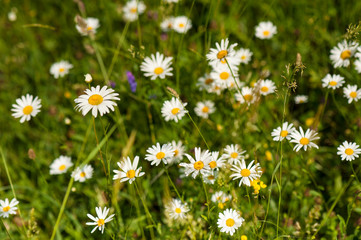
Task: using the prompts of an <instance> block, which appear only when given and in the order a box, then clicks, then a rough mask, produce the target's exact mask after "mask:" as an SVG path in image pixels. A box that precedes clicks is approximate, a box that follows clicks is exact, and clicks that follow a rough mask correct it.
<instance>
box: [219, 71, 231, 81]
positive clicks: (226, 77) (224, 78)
mask: <svg viewBox="0 0 361 240" xmlns="http://www.w3.org/2000/svg"><path fill="white" fill-rule="evenodd" d="M219 77H220V78H221V79H222V80H227V79H228V78H229V73H228V72H222V73H221V74H219Z"/></svg>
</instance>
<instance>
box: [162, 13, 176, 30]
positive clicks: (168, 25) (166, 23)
mask: <svg viewBox="0 0 361 240" xmlns="http://www.w3.org/2000/svg"><path fill="white" fill-rule="evenodd" d="M173 25H174V17H168V18H166V19H164V20H163V21H162V22H161V23H160V29H162V31H163V32H169V31H170V30H172V29H173Z"/></svg>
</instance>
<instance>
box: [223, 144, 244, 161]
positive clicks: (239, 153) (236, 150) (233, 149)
mask: <svg viewBox="0 0 361 240" xmlns="http://www.w3.org/2000/svg"><path fill="white" fill-rule="evenodd" d="M224 151H225V153H223V155H222V157H223V158H225V159H227V160H228V163H229V164H239V161H240V160H241V159H244V155H243V154H244V153H245V152H246V151H243V150H242V148H241V147H240V146H239V145H238V144H231V145H227V146H226V147H225V148H224Z"/></svg>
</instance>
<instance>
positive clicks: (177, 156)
mask: <svg viewBox="0 0 361 240" xmlns="http://www.w3.org/2000/svg"><path fill="white" fill-rule="evenodd" d="M171 144H172V147H173V149H174V155H173V158H172V159H171V160H169V163H171V162H172V163H173V162H178V161H180V160H182V159H183V156H184V152H185V150H186V148H185V146H184V145H183V143H182V141H178V142H176V141H172V142H171Z"/></svg>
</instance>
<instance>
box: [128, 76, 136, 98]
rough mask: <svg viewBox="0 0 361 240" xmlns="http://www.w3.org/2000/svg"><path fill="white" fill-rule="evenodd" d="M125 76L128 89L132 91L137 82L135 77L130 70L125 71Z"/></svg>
mask: <svg viewBox="0 0 361 240" xmlns="http://www.w3.org/2000/svg"><path fill="white" fill-rule="evenodd" d="M127 78H128V82H129V85H130V90H131V91H132V92H133V93H134V92H135V90H136V89H137V82H136V81H135V77H134V75H133V74H132V73H131V72H130V71H127Z"/></svg>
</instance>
